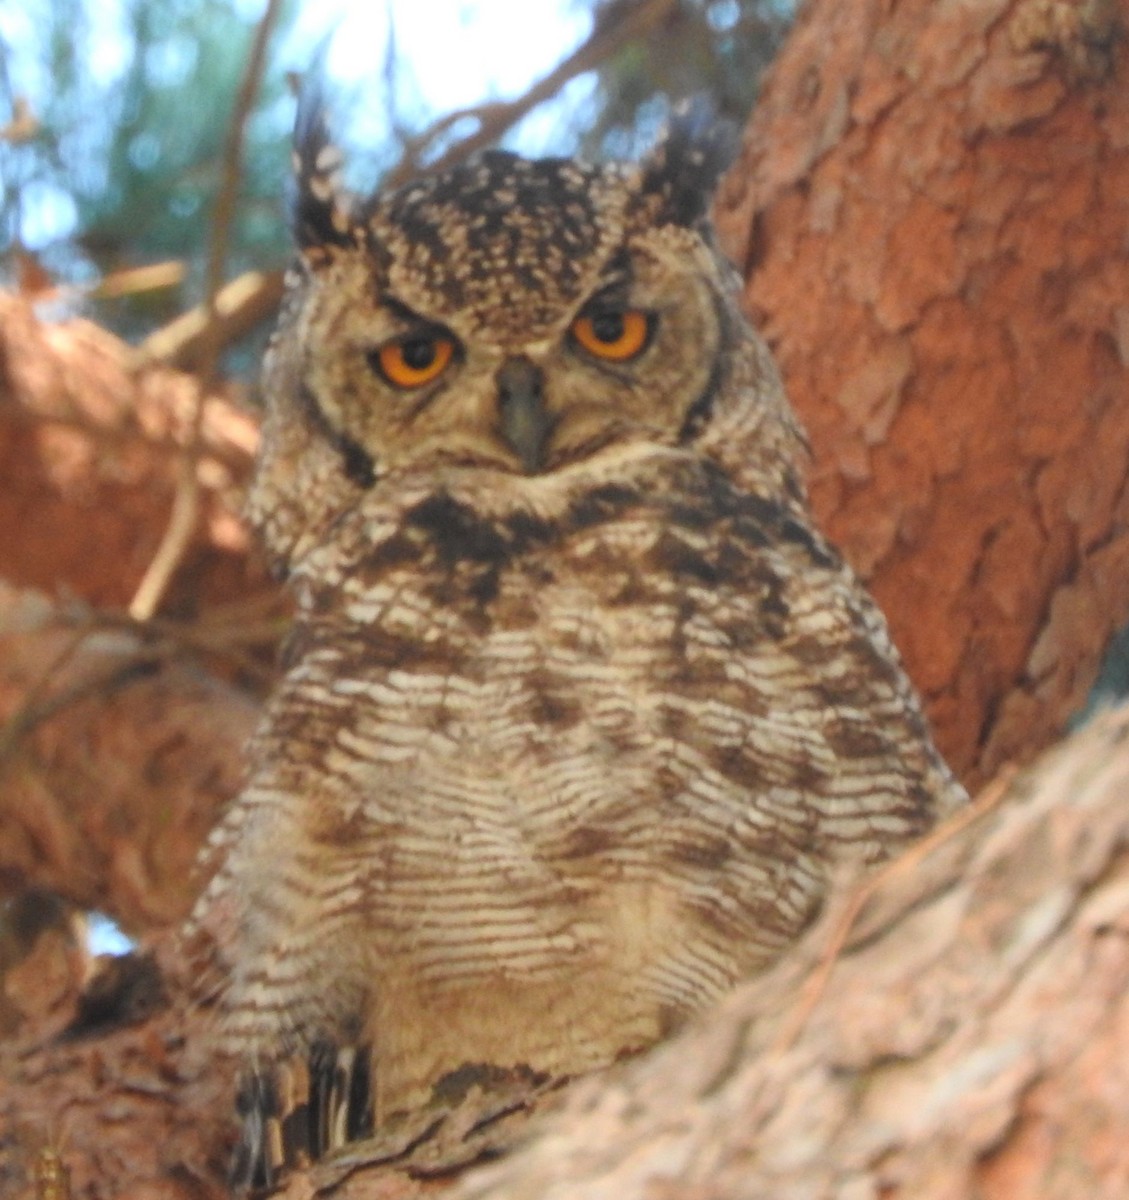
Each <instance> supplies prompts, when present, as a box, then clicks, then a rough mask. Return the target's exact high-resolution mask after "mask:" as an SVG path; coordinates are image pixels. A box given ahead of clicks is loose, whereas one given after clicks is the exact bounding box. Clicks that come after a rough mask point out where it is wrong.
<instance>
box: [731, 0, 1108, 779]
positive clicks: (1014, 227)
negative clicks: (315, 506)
mask: <svg viewBox="0 0 1129 1200" xmlns="http://www.w3.org/2000/svg"><path fill="white" fill-rule="evenodd" d="M1127 26H1129V20H1127V5H1126V4H1125V2H1124V0H1108V2H1107V0H1093V2H1091V0H1077V2H1075V0H986V2H984V3H976V4H963V3H955V4H937V3H936V2H935V0H909V2H907V3H899V4H897V5H892V4H885V3H878V2H876V0H819V2H815V3H809V4H808V5H807V6H806V7H805V8H804V9H803V10H802V14H801V18H800V21H799V23H798V26H797V28H796V29H795V31H794V32H793V34H792V36H791V38H790V40H789V41H788V43H787V45H786V47H785V48H784V50H783V52H782V53H781V55H780V57H779V59H778V61H777V63H776V64H775V66H774V68H773V70H772V74H771V78H770V81H769V83H768V85H767V87H766V89H765V92H764V95H763V97H762V99H761V102H760V103H759V105H758V107H757V111H756V113H755V115H754V118H753V121H752V123H751V125H750V128H749V130H748V133H747V137H746V140H745V147H744V154H743V157H742V158H741V160H740V161H739V162H738V163H737V165H736V167H735V169H734V171H733V172H732V174H731V177H730V180H729V183H728V186H727V188H725V189H723V191H722V195H721V199H720V203H719V206H718V212H719V219H720V222H721V224H722V226H723V230H724V232H725V234H726V240H727V243H728V245H729V247H730V248H731V250H732V251H733V252H734V253H735V254H737V255H738V256H739V259H740V261H741V262H743V263H744V264H745V269H746V273H747V275H748V299H749V303H750V305H751V308H752V310H753V312H754V314H755V315H756V316H757V318H758V320H759V322H760V324H761V325H762V327H763V328H764V330H765V332H766V333H767V335H768V337H769V340H770V341H771V343H772V345H773V348H774V351H775V353H776V356H777V359H778V361H779V363H780V366H781V368H782V371H783V374H784V377H785V381H786V383H787V388H788V392H789V395H790V396H791V398H792V401H793V403H794V404H795V405H796V407H797V409H798V410H799V412H800V414H801V416H802V418H803V420H804V422H805V424H806V426H807V428H808V430H809V433H810V436H811V440H812V445H813V449H814V470H813V474H812V480H811V486H812V495H813V499H814V503H815V506H816V509H817V511H818V513H819V515H820V519H821V520H822V522H823V523H824V525H825V527H826V528H827V529H828V531H829V532H830V534H831V536H832V538H833V539H834V540H836V541H837V542H838V543H839V544H840V545H841V546H842V547H843V548H844V549H845V551H846V552H847V554H848V557H849V558H851V559H852V561H853V562H854V564H855V566H856V567H857V568H858V569H859V570H860V571H861V572H862V574H863V575H864V576H866V577H867V578H868V579H869V582H870V584H871V587H872V589H873V590H874V592H875V594H876V595H877V597H878V600H879V602H880V603H881V604H882V606H883V608H884V609H885V610H886V612H887V614H888V615H889V617H890V621H891V625H892V627H893V632H894V638H895V641H896V642H897V644H898V645H899V647H900V648H901V649H902V651H903V654H904V656H905V658H906V660H907V665H908V667H909V670H910V674H911V675H912V676H913V677H914V679H915V681H916V682H917V684H918V686H919V687H920V688H921V689H922V690H923V691H924V692H925V694H926V696H927V698H928V701H929V707H930V711H931V715H932V718H933V721H934V724H935V727H936V730H937V734H938V738H939V741H940V745H941V748H942V750H943V752H944V753H945V754H946V755H947V757H948V758H949V760H950V761H951V762H952V763H953V765H954V766H955V767H956V768H957V770H958V771H960V772H961V773H962V774H963V775H964V777H965V778H966V780H967V781H968V782H970V783H971V784H976V783H977V782H979V781H982V780H983V779H985V778H988V777H989V776H990V775H991V773H992V772H993V771H994V770H995V769H996V768H997V767H998V766H999V765H1000V763H1001V762H1004V761H1006V760H1008V759H1010V758H1013V757H1016V756H1022V755H1028V754H1031V753H1033V752H1034V751H1036V750H1037V749H1038V748H1039V747H1041V746H1043V745H1046V744H1047V743H1048V742H1049V741H1050V740H1052V739H1053V738H1054V737H1055V736H1056V734H1058V733H1059V732H1061V730H1062V729H1063V727H1064V723H1065V720H1066V718H1067V717H1068V716H1069V714H1070V713H1072V712H1074V711H1076V710H1077V709H1078V707H1079V706H1080V704H1081V702H1082V701H1083V699H1084V698H1085V696H1086V693H1087V691H1088V689H1089V687H1090V686H1091V684H1092V683H1093V680H1094V677H1095V674H1096V671H1097V666H1098V661H1099V657H1100V654H1101V651H1102V648H1103V647H1104V645H1105V643H1106V641H1107V640H1108V637H1109V635H1110V633H1111V631H1113V630H1115V629H1117V628H1119V627H1120V626H1121V625H1123V624H1124V623H1125V622H1126V620H1127V619H1129V491H1127V489H1126V476H1127V468H1129V382H1127V373H1126V368H1127V366H1129V244H1127V243H1126V240H1125V229H1126V224H1127V222H1129V203H1127V200H1126V197H1127V196H1129V76H1127V72H1126V57H1127V55H1126V46H1125V42H1124V40H1123V38H1124V32H1125V29H1126V27H1127Z"/></svg>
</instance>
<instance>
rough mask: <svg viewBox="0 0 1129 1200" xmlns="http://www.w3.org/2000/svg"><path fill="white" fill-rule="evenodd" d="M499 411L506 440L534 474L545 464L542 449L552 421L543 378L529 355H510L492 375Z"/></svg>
mask: <svg viewBox="0 0 1129 1200" xmlns="http://www.w3.org/2000/svg"><path fill="white" fill-rule="evenodd" d="M495 380H496V382H497V384H498V414H499V417H500V425H501V433H502V437H503V438H504V439H505V441H506V443H507V444H508V445H509V446H510V448H511V449H512V450H513V452H514V453H515V454H516V455H517V456H518V458H519V459H520V460H521V465H522V466H523V467H524V468H525V470H526V472H527V473H529V474H533V472H534V471H538V470H540V469H541V468H542V467H543V466H544V465H545V449H546V444H547V442H548V439H549V435H550V434H551V433H552V431H553V425H554V420H553V418H552V417H551V416H550V415H549V413H548V411H547V410H546V408H545V392H544V386H543V383H544V380H543V377H542V375H541V372H540V371H539V370H538V369H537V367H535V366H534V365H533V363H531V362H530V361H529V359H528V358H525V357H519V358H510V359H507V360H506V361H505V363H503V364H502V367H501V369H500V370H499V371H498V374H497V375H496V376H495Z"/></svg>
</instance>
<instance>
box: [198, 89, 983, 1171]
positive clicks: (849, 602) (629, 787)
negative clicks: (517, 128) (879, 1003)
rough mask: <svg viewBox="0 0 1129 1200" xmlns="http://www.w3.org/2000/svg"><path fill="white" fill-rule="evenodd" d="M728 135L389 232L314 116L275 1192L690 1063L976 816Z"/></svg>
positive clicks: (266, 824) (251, 847)
mask: <svg viewBox="0 0 1129 1200" xmlns="http://www.w3.org/2000/svg"><path fill="white" fill-rule="evenodd" d="M728 141H729V138H727V137H726V136H725V135H724V133H723V132H722V131H721V130H720V129H719V127H718V125H717V124H716V123H715V122H713V121H712V120H711V119H710V117H709V115H708V113H705V112H704V111H703V110H702V109H701V108H700V107H699V108H692V109H690V110H689V111H687V112H685V113H683V114H681V115H678V116H676V117H675V119H674V120H673V121H672V124H671V126H670V128H669V129H668V131H667V132H666V133H665V135H663V137H662V138H661V139H660V141H659V142H658V144H657V145H656V146H655V147H654V148H653V149H652V150H651V151H650V152H649V153H648V154H647V155H646V156H645V157H644V158H643V159H642V161H640V162H638V163H632V164H610V165H598V166H592V165H586V164H584V163H582V162H579V161H573V160H570V159H556V158H549V159H541V160H536V161H534V160H526V159H523V158H519V157H516V156H514V155H512V154H508V153H503V152H498V151H491V152H487V153H484V154H482V155H480V156H479V157H477V158H473V159H471V160H469V161H467V162H465V163H463V164H462V165H458V166H455V167H453V168H452V169H449V170H445V171H443V172H441V173H437V174H433V175H432V176H430V177H426V178H422V179H420V180H419V181H418V182H413V183H410V184H407V185H406V186H403V187H401V188H399V189H397V190H393V191H391V192H389V193H384V194H382V193H378V194H376V195H374V196H371V197H367V198H358V197H353V196H347V195H345V194H344V193H343V192H342V191H341V190H340V189H339V188H338V187H337V184H336V182H335V171H336V167H337V159H338V156H337V153H336V151H335V149H334V148H333V147H332V145H331V143H330V141H329V138H328V135H327V132H326V125H325V121H324V119H323V117H322V115H321V112H320V109H319V108H318V106H317V105H316V104H310V103H306V104H305V105H304V106H303V107H302V108H301V110H300V114H299V118H298V122H297V127H296V134H295V168H296V172H295V173H296V187H295V193H296V194H295V202H294V207H293V212H294V218H293V223H294V229H295V233H296V239H297V243H298V255H297V261H296V264H295V266H294V267H293V269H292V271H291V274H290V277H289V283H288V288H287V296H286V299H285V301H284V306H283V311H282V315H281V318H280V323H279V327H278V330H277V332H276V334H275V336H274V339H273V342H272V344H271V346H270V349H269V351H268V354H267V358H266V363H265V368H264V384H265V389H264V390H265V394H266V397H267V401H268V411H267V415H266V420H265V426H264V431H263V442H262V449H261V454H260V459H259V463H258V468H257V474H256V477H255V480H254V484H253V488H252V492H251V496H250V501H249V507H250V513H251V516H252V518H253V520H254V522H255V524H256V525H257V526H258V528H259V530H260V531H261V534H262V537H263V540H264V542H265V545H266V548H267V551H268V553H269V554H270V556H271V558H272V559H273V561H274V563H275V564H276V566H277V567H278V568H279V570H280V571H281V572H283V573H284V574H285V575H286V576H287V578H288V580H289V585H290V587H291V588H292V590H293V594H294V597H295V602H296V611H297V615H296V618H295V622H294V627H293V632H292V634H291V636H290V638H289V642H288V645H287V647H286V650H285V654H284V664H283V666H284V673H283V674H282V677H281V680H280V682H279V683H278V685H277V688H276V690H275V692H274V694H273V695H272V696H271V697H270V699H269V702H268V703H267V705H266V709H265V714H264V716H263V719H262V723H261V727H260V729H259V731H258V733H257V735H256V737H255V739H254V742H253V745H252V747H251V751H250V761H251V766H250V773H249V780H248V783H247V785H246V788H245V790H244V791H243V792H242V794H241V795H240V796H239V797H238V798H237V800H236V801H235V803H234V804H233V805H232V807H231V808H230V811H229V812H228V813H227V814H226V816H225V818H224V819H223V820H222V821H221V823H220V825H219V827H218V829H217V831H216V832H215V834H214V835H213V837H212V840H211V843H210V846H209V850H208V854H209V855H210V856H211V857H213V858H214V859H216V860H217V861H218V862H219V864H220V865H219V866H218V868H217V869H216V870H215V874H214V876H213V878H212V880H211V883H210V884H209V886H208V887H207V888H206V890H205V891H204V893H203V895H202V896H201V899H200V901H199V903H198V905H197V908H196V912H195V914H194V917H193V930H194V932H195V933H196V934H198V935H200V936H206V937H207V938H208V939H209V941H210V944H211V945H213V946H214V952H215V955H216V959H217V962H218V963H219V966H220V970H221V974H222V989H221V994H220V997H219V1000H218V1012H219V1016H220V1024H221V1028H222V1036H223V1038H224V1039H225V1041H226V1044H227V1045H228V1046H229V1047H230V1048H231V1049H232V1050H233V1051H234V1052H235V1053H237V1054H238V1055H239V1056H240V1057H241V1059H242V1061H243V1062H244V1063H245V1065H246V1074H245V1084H244V1086H243V1088H242V1091H241V1095H240V1101H239V1107H240V1110H241V1113H242V1117H243V1140H242V1145H241V1147H240V1150H239V1152H238V1154H237V1164H238V1167H237V1174H238V1175H239V1177H240V1178H241V1180H242V1181H243V1182H244V1183H250V1184H255V1185H263V1184H270V1183H271V1181H272V1180H273V1179H274V1177H275V1173H276V1171H277V1170H278V1168H279V1166H280V1164H285V1163H286V1162H294V1161H299V1160H301V1158H302V1156H303V1155H315V1156H316V1155H318V1154H321V1153H324V1152H325V1151H326V1150H329V1149H332V1148H334V1147H335V1146H337V1145H340V1144H341V1143H342V1142H344V1141H347V1140H349V1139H352V1138H356V1137H359V1136H363V1135H365V1134H367V1133H368V1132H369V1131H371V1130H374V1129H375V1130H378V1131H379V1130H380V1129H381V1128H383V1127H386V1125H387V1123H388V1122H390V1121H394V1120H396V1119H397V1118H398V1117H400V1116H402V1114H404V1113H410V1112H412V1111H414V1110H418V1109H419V1108H420V1106H423V1105H426V1104H427V1103H428V1101H429V1098H431V1097H433V1096H434V1095H435V1094H436V1091H437V1089H439V1088H441V1087H442V1086H444V1084H445V1083H449V1082H450V1081H451V1080H452V1079H457V1078H460V1077H465V1075H466V1073H467V1072H468V1071H469V1072H471V1073H473V1072H474V1071H476V1070H493V1069H502V1070H513V1071H529V1072H532V1073H534V1074H536V1075H537V1076H539V1077H544V1076H549V1077H554V1078H556V1077H567V1076H572V1075H576V1074H577V1073H580V1072H586V1071H590V1070H592V1069H595V1068H599V1067H602V1066H604V1065H606V1064H608V1063H611V1062H612V1061H614V1060H616V1059H618V1058H619V1057H621V1056H623V1055H626V1054H631V1053H633V1052H636V1051H639V1050H642V1049H644V1048H646V1047H648V1046H650V1045H652V1044H654V1043H655V1042H656V1041H658V1040H659V1039H661V1038H663V1037H664V1036H666V1035H667V1034H669V1033H670V1032H671V1031H673V1030H675V1029H677V1028H678V1027H679V1025H680V1024H681V1023H683V1022H684V1021H686V1019H687V1018H688V1017H690V1016H691V1015H692V1014H694V1013H696V1012H698V1011H700V1010H701V1009H702V1008H703V1007H704V1006H706V1005H709V1004H710V1003H711V1002H712V1001H714V1000H715V999H717V998H718V997H719V996H722V995H723V994H724V993H725V992H726V991H727V989H729V988H731V987H732V986H733V985H734V984H735V983H736V982H737V981H739V980H741V979H742V978H744V977H746V976H748V975H750V974H751V973H753V972H755V971H757V970H758V969H760V968H762V967H763V966H764V965H765V964H767V963H769V962H770V961H771V960H772V959H773V958H774V956H776V955H777V954H779V953H780V951H781V950H782V949H783V948H784V947H787V946H788V945H790V944H791V943H793V942H794V940H795V939H796V938H797V936H798V935H799V934H800V933H801V932H802V931H803V930H804V928H805V927H806V926H807V925H808V924H809V923H810V922H811V921H812V919H813V917H814V916H815V915H816V913H817V912H818V910H819V908H820V905H821V903H822V902H823V900H824V898H825V896H826V893H827V889H828V884H829V879H830V878H831V876H832V875H833V874H834V873H835V872H837V871H838V870H841V869H842V867H841V864H843V863H845V862H856V863H860V864H865V863H871V862H874V861H876V860H878V859H880V858H881V857H883V856H885V855H889V854H890V853H891V852H894V851H896V850H898V848H899V847H902V846H904V845H905V844H906V843H907V842H909V841H910V840H911V839H913V838H916V837H918V836H919V835H920V834H921V833H922V832H923V831H924V830H926V829H927V828H928V827H929V826H930V825H931V824H933V823H934V822H935V821H936V820H937V819H938V818H939V817H941V816H942V815H944V814H946V813H947V812H948V811H950V810H951V809H953V808H954V807H955V806H957V805H959V804H960V803H961V802H962V801H963V800H964V799H965V794H964V792H963V790H962V789H961V787H960V785H959V784H958V783H957V782H956V781H955V779H954V778H953V776H952V775H951V774H950V772H949V770H948V768H947V767H946V766H945V764H944V762H943V761H942V760H941V758H940V757H939V755H938V753H937V751H936V750H935V749H934V746H933V744H932V742H931V740H930V735H929V732H928V730H927V727H926V723H925V721H924V719H923V716H922V711H921V707H920V704H919V701H918V699H917V698H916V696H915V694H914V691H913V689H912V687H911V685H910V683H909V682H908V680H907V678H906V676H905V674H904V672H903V669H902V667H901V665H900V662H899V659H898V655H897V653H896V651H895V649H894V647H893V646H892V644H891V642H890V639H889V636H888V634H887V629H886V625H885V623H884V620H883V618H882V616H881V614H880V613H879V611H878V609H877V608H876V606H875V604H874V602H873V601H872V600H871V599H870V597H869V596H868V595H867V593H866V591H865V590H864V589H863V587H862V586H861V584H860V583H859V581H858V579H857V578H856V577H855V576H854V575H853V574H852V572H851V570H850V569H849V568H848V567H847V566H846V565H845V564H844V562H843V560H842V559H841V558H840V556H839V555H838V554H837V553H836V551H835V550H834V549H833V548H832V547H831V546H830V545H829V544H828V543H827V542H826V541H825V540H824V538H823V537H822V536H821V534H820V533H819V532H818V530H817V529H816V528H815V526H814V525H813V521H812V517H811V513H810V511H809V507H808V502H807V499H806V494H805V489H804V483H803V477H802V471H803V465H804V453H805V443H804V438H803V434H802V432H801V430H800V428H799V426H798V424H797V421H796V419H795V417H794V416H793V414H792V412H791V410H790V409H789V406H788V403H787V400H786V398H785V395H784V392H783V389H782V387H781V383H780V379H779V377H778V375H777V373H776V370H775V368H774V366H773V363H772V361H771V358H770V356H769V353H768V351H767V349H766V347H765V344H764V343H763V342H762V340H761V339H760V338H759V337H758V335H757V334H756V333H755V332H754V331H753V329H752V328H751V327H750V325H749V323H748V321H747V320H746V318H745V317H744V316H743V315H742V312H741V308H740V303H739V281H738V280H737V278H736V275H735V273H734V272H733V271H732V270H731V268H730V267H729V266H728V265H727V264H726V262H725V260H724V259H723V258H722V256H721V255H720V254H719V252H718V250H717V248H716V247H715V244H714V239H713V237H712V235H711V230H710V227H709V225H708V221H707V217H706V211H707V203H708V199H709V196H710V192H711V189H712V186H713V184H714V182H715V181H716V179H717V177H718V174H719V172H720V170H721V168H722V167H723V165H724V159H725V148H726V145H727V143H728ZM293 1063H298V1064H304V1066H303V1067H302V1071H300V1072H299V1074H297V1075H296V1074H295V1071H298V1068H293V1069H291V1067H289V1066H287V1064H293ZM287 1072H289V1074H286V1073H287ZM283 1074H286V1078H288V1079H289V1080H290V1082H291V1084H293V1081H294V1080H295V1079H296V1078H300V1079H301V1080H302V1081H303V1083H302V1087H303V1089H304V1102H303V1103H302V1104H300V1105H299V1110H300V1112H301V1113H303V1114H304V1117H303V1120H304V1122H305V1127H302V1128H297V1127H296V1126H295V1123H294V1121H293V1120H283V1118H282V1116H281V1113H282V1109H283V1105H282V1101H281V1099H280V1095H281V1090H282V1085H281V1084H279V1082H278V1080H279V1079H280V1078H281V1077H282V1075H283ZM334 1097H336V1099H334ZM299 1099H302V1098H301V1097H300V1098H299ZM291 1116H293V1113H291Z"/></svg>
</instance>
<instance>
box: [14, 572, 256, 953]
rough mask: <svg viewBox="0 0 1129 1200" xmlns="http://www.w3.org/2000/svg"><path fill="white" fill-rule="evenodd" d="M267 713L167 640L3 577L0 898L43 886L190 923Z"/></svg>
mask: <svg viewBox="0 0 1129 1200" xmlns="http://www.w3.org/2000/svg"><path fill="white" fill-rule="evenodd" d="M53 704H59V708H58V710H57V711H52V708H51V706H52V705H53ZM37 712H38V713H40V714H41V716H42V719H40V720H37V721H35V720H31V719H30V718H31V717H33V716H34V714H35V713H37ZM257 715H258V705H257V704H256V702H255V701H254V699H253V698H252V697H250V696H249V695H247V694H246V692H244V691H242V690H240V689H239V688H237V687H234V686H232V685H231V684H229V683H226V682H225V681H223V680H221V679H218V678H216V677H215V676H214V675H211V674H209V673H208V672H207V671H205V670H203V669H202V668H201V667H200V666H199V665H198V664H193V663H192V662H186V661H183V660H179V659H177V658H175V657H171V656H170V648H169V647H167V646H166V647H165V648H164V650H163V651H162V650H161V648H159V647H157V646H154V645H153V644H151V643H150V644H147V643H146V642H145V641H144V640H143V639H142V638H141V637H139V636H137V635H136V634H133V633H130V632H128V631H124V630H120V629H119V630H115V629H112V628H111V629H106V628H101V629H100V628H99V627H98V626H97V624H96V623H95V624H90V623H89V622H85V621H83V620H82V619H81V617H80V618H78V619H75V618H74V617H73V616H72V617H71V619H67V615H66V612H65V609H63V608H61V607H60V606H58V605H53V604H51V603H49V602H48V601H47V600H46V598H45V597H44V596H42V595H41V594H39V593H35V592H29V591H16V590H14V589H11V588H8V587H6V586H5V585H4V584H3V583H2V582H0V731H2V736H0V896H2V895H4V894H15V893H18V892H20V891H21V890H23V889H24V888H27V887H34V888H38V889H49V890H50V891H52V892H53V893H54V894H56V895H58V896H61V897H64V898H65V899H67V900H68V901H70V903H71V904H73V905H75V906H77V907H78V908H80V909H84V910H85V909H98V910H101V911H103V912H106V913H108V914H109V915H111V916H113V917H114V918H115V919H116V920H117V921H118V923H119V924H121V925H122V926H123V927H124V928H125V929H126V930H127V931H129V932H130V933H132V934H134V935H138V934H141V933H144V932H146V931H148V930H151V929H160V928H163V927H166V926H168V925H170V924H171V923H173V922H175V921H177V920H179V919H180V918H182V917H183V916H184V915H185V913H186V912H187V910H188V907H189V906H190V904H191V903H192V900H193V898H194V896H195V894H196V891H197V889H198V887H199V880H198V879H196V878H195V877H194V876H193V873H192V864H193V862H194V860H195V858H196V853H197V851H198V850H199V847H200V843H201V842H202V841H203V839H204V838H205V837H206V836H207V833H208V830H209V829H210V828H211V827H212V825H213V824H214V823H215V821H216V819H217V817H218V815H219V810H220V807H221V806H222V805H223V804H224V802H225V801H227V800H228V799H230V797H231V796H232V795H234V794H235V791H236V790H237V788H238V787H239V784H240V782H241V781H242V778H243V745H244V743H245V741H246V739H247V737H248V736H249V735H250V732H251V730H252V729H253V727H254V722H255V719H256V717H257ZM21 718H22V719H23V720H21ZM23 721H28V723H29V726H30V727H28V728H26V729H25V728H21V727H20V726H21V724H22V723H23Z"/></svg>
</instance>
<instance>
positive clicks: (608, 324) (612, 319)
mask: <svg viewBox="0 0 1129 1200" xmlns="http://www.w3.org/2000/svg"><path fill="white" fill-rule="evenodd" d="M589 320H590V321H591V322H592V332H593V333H594V334H595V335H596V339H597V340H598V341H601V342H609V343H610V342H618V341H619V339H620V338H621V337H623V332H624V320H623V313H621V312H611V311H609V312H599V313H593V314H592V316H591V317H590V318H589Z"/></svg>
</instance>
